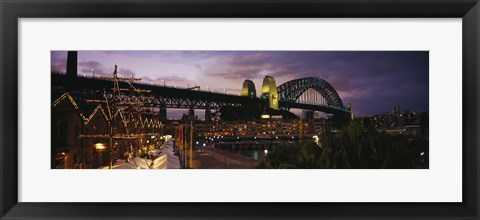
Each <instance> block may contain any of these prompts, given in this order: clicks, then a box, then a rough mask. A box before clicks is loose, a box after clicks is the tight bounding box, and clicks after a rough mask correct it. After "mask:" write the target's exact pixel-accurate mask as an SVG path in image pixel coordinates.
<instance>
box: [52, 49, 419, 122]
mask: <svg viewBox="0 0 480 220" xmlns="http://www.w3.org/2000/svg"><path fill="white" fill-rule="evenodd" d="M51 54H52V59H51V67H52V71H55V72H65V67H66V57H67V52H66V51H52V53H51ZM428 62H429V59H428V51H355V52H348V51H79V52H78V72H79V75H87V76H91V75H92V69H94V70H95V75H96V76H100V75H105V76H106V75H109V76H111V74H112V72H113V68H114V65H115V64H117V65H118V68H119V74H120V75H121V76H128V77H130V76H132V75H133V76H135V77H137V78H142V81H143V82H148V83H154V84H159V85H161V84H163V81H162V80H165V83H166V84H167V85H170V86H177V87H187V86H193V85H198V86H200V87H201V89H203V90H206V89H207V88H210V89H211V90H214V91H217V92H223V91H224V89H225V91H226V92H227V93H229V94H240V91H241V88H242V83H243V81H244V80H245V79H250V80H252V81H253V82H254V83H255V85H256V88H257V95H260V94H259V93H260V87H261V84H262V79H263V77H264V76H265V75H270V76H273V77H274V78H275V80H276V83H277V86H279V85H280V84H282V83H284V82H287V81H289V80H292V79H297V78H302V77H307V76H318V77H322V78H324V79H325V80H327V81H328V82H330V84H331V85H332V86H333V87H334V88H335V89H336V90H337V92H338V93H339V95H340V97H341V98H342V100H343V102H344V104H345V105H346V104H348V103H351V104H352V105H353V110H354V112H355V114H356V115H358V116H364V115H373V114H378V113H381V112H391V111H392V108H393V106H396V105H398V106H400V107H401V110H402V111H404V110H410V111H428V91H429V90H428V71H429V70H428Z"/></svg>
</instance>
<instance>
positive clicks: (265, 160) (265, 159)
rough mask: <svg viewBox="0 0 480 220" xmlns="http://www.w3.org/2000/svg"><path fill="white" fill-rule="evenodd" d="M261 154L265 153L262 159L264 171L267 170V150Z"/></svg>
mask: <svg viewBox="0 0 480 220" xmlns="http://www.w3.org/2000/svg"><path fill="white" fill-rule="evenodd" d="M263 152H264V153H265V158H264V160H263V161H264V162H265V169H267V154H268V150H267V149H265V150H264V151H263Z"/></svg>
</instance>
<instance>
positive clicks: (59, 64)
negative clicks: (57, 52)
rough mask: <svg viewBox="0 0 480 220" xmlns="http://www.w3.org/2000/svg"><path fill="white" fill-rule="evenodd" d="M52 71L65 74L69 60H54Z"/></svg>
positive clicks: (51, 66)
mask: <svg viewBox="0 0 480 220" xmlns="http://www.w3.org/2000/svg"><path fill="white" fill-rule="evenodd" d="M50 68H51V71H52V72H55V73H65V72H66V69H67V59H66V58H61V59H53V58H52V62H51V65H50Z"/></svg>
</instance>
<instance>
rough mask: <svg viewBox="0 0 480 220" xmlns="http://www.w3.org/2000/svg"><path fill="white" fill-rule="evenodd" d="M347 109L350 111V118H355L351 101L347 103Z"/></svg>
mask: <svg viewBox="0 0 480 220" xmlns="http://www.w3.org/2000/svg"><path fill="white" fill-rule="evenodd" d="M347 110H348V111H349V112H350V120H353V119H355V115H354V114H353V106H352V104H351V103H348V105H347Z"/></svg>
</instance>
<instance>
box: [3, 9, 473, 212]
mask: <svg viewBox="0 0 480 220" xmlns="http://www.w3.org/2000/svg"><path fill="white" fill-rule="evenodd" d="M0 15H1V27H0V28H1V29H0V30H1V39H0V53H1V59H0V66H1V74H0V82H1V89H0V113H1V114H0V125H1V127H0V129H1V130H0V140H1V142H0V144H1V145H0V157H1V160H0V161H1V173H0V178H1V179H0V180H1V188H0V189H1V191H0V193H1V198H0V199H1V200H0V204H1V205H0V209H1V210H0V212H1V218H2V219H40V218H41V219H54V218H55V219H73V218H76V219H105V218H111V219H120V218H122V219H147V218H148V219H187V218H189V219H190V218H203V219H219V218H221V219H278V218H281V219H305V218H309V219H353V218H364V219H365V218H367V219H370V218H379V219H385V218H390V219H393V218H395V219H407V218H408V219H414V218H415V219H427V218H428V219H479V210H478V208H479V150H478V146H479V145H478V144H479V142H478V131H479V130H478V126H479V120H478V119H479V117H478V116H479V112H478V110H479V109H478V106H479V102H478V96H479V86H478V85H479V80H478V79H479V77H478V76H479V74H480V69H479V62H480V56H479V54H480V44H479V41H480V4H479V2H478V0H457V1H455V0H408V1H400V0H368V1H359V0H323V1H322V0H300V1H294V0H259V1H251V0H247V1H238V0H223V1H218V0H196V1H194V0H175V1H173V0H143V1H135V0H120V1H109V0H103V1H93V0H63V1H59V0H39V1H32V0H1V1H0ZM64 17H65V18H77V17H78V18H83V17H90V18H106V17H108V18H120V17H126V18H131V17H213V18H226V17H271V18H280V17H284V18H293V17H349V18H351V17H372V18H391V17H409V18H425V17H431V18H443V17H457V18H462V21H463V22H462V34H463V39H462V40H463V42H462V44H463V45H462V49H463V52H462V53H463V63H462V65H463V67H462V68H463V75H462V84H463V85H462V87H463V88H462V93H463V95H462V101H463V106H462V108H463V117H462V120H463V134H462V138H463V140H462V142H463V146H462V148H463V153H462V155H463V170H462V172H463V175H462V176H463V202H461V203H23V202H18V152H17V147H18V139H17V138H18V110H19V109H18V100H17V98H18V36H19V34H18V22H17V21H18V19H19V18H64ZM445 43H448V42H445ZM451 147H459V146H451Z"/></svg>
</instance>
